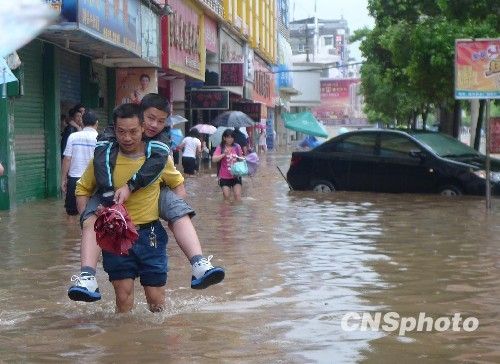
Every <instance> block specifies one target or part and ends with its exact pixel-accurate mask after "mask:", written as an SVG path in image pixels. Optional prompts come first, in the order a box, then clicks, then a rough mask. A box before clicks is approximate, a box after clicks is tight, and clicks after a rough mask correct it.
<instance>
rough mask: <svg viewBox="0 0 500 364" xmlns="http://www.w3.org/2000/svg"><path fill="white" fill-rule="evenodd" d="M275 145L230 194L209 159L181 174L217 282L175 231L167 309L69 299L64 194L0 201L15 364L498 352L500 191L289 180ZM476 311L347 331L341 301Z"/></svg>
mask: <svg viewBox="0 0 500 364" xmlns="http://www.w3.org/2000/svg"><path fill="white" fill-rule="evenodd" d="M287 163H288V156H286V155H277V156H272V155H268V156H267V157H265V158H263V159H262V166H261V170H260V171H259V175H258V176H257V177H255V178H253V179H246V180H245V182H244V198H243V202H242V203H240V204H236V205H235V204H227V203H224V202H223V201H222V195H221V193H220V190H219V188H218V187H217V184H216V180H215V177H214V176H213V173H214V170H213V169H205V170H204V171H203V174H202V175H200V176H198V177H196V178H191V179H188V180H187V182H186V183H187V188H188V191H189V194H190V202H191V203H192V204H193V205H194V206H195V208H196V210H197V212H198V215H197V217H196V218H195V220H194V223H195V225H196V228H197V230H198V233H199V235H200V238H201V240H202V242H203V247H204V251H205V253H208V254H214V261H215V263H216V264H221V265H223V266H224V267H226V269H227V275H226V277H227V278H226V280H225V281H224V283H223V284H221V285H218V286H215V287H211V288H209V289H207V290H204V291H194V290H191V289H190V288H189V283H190V268H189V266H188V264H187V261H186V259H185V258H184V256H183V254H182V252H181V251H180V249H179V248H178V247H177V245H176V244H175V242H174V241H173V240H172V239H171V240H170V241H169V247H168V249H169V254H170V261H169V262H170V271H169V277H168V283H167V286H168V297H169V301H168V302H169V304H168V309H167V310H166V311H165V312H163V313H162V314H159V315H153V314H151V313H149V311H148V310H147V304H146V302H145V298H144V295H143V293H142V290H141V289H140V287H139V286H136V307H135V308H134V310H133V312H132V313H131V314H128V315H125V316H117V315H115V314H114V302H113V291H112V287H111V285H110V283H109V282H107V279H106V276H105V274H104V273H103V272H102V268H101V267H100V266H99V272H100V273H99V275H98V281H99V284H100V287H101V292H102V294H103V300H102V301H101V302H99V303H96V304H83V303H82V304H77V303H74V302H71V301H69V300H68V298H67V296H66V289H67V285H68V283H69V277H70V276H71V275H72V274H74V273H75V272H76V270H77V269H76V268H77V267H78V265H79V264H78V261H79V247H78V241H79V234H80V232H79V229H78V226H77V222H76V221H75V220H71V219H68V218H67V217H66V216H65V214H64V209H63V207H62V201H60V200H49V201H44V202H36V203H32V204H28V205H23V206H21V207H20V208H18V209H17V211H15V212H12V213H6V212H2V213H0V232H1V244H0V254H1V256H2V257H3V266H4V269H2V270H0V354H1V358H2V360H4V361H6V362H19V361H23V362H40V361H50V362H53V361H68V362H69V361H72V362H73V361H87V362H119V361H123V362H136V361H143V362H168V361H174V362H206V361H211V362H231V363H232V362H252V363H269V362H286V363H304V362H322V363H323V362H324V363H331V362H362V361H367V362H391V361H394V358H398V360H400V358H401V360H407V361H410V362H413V361H426V362H439V363H442V362H443V361H448V360H457V361H466V362H498V361H500V353H498V350H497V344H496V343H497V341H498V340H496V338H497V337H498V309H497V307H498V302H499V298H500V289H499V288H498V287H500V285H499V283H500V282H499V274H498V268H499V266H498V265H499V263H498V262H499V261H500V259H499V258H500V251H499V250H500V248H499V247H500V244H499V240H500V238H499V236H500V234H499V231H498V230H499V227H498V226H497V224H496V221H498V218H499V217H500V201H495V202H494V210H493V211H492V213H491V214H485V213H484V201H482V200H481V199H478V198H460V199H448V198H442V197H439V196H422V195H419V196H413V195H373V194H361V193H335V194H329V195H323V194H319V195H318V194H313V193H305V192H289V191H288V187H287V186H286V184H285V182H284V181H283V179H282V177H281V175H280V174H279V172H278V171H277V169H276V165H279V166H281V167H282V169H283V170H286V167H287ZM350 311H356V312H375V311H382V312H390V311H396V312H398V313H399V314H400V315H401V316H416V315H418V313H419V312H426V314H427V315H429V316H432V317H439V316H443V315H446V316H451V315H453V313H454V312H460V313H462V315H463V316H468V315H473V316H476V317H478V318H479V320H480V327H479V330H478V331H476V332H472V333H465V332H458V333H456V332H445V333H438V332H431V333H408V334H407V335H406V337H398V336H397V335H394V334H389V333H384V332H371V331H366V332H361V331H353V332H345V331H342V329H341V327H340V321H341V318H342V316H343V315H344V314H345V313H346V312H350Z"/></svg>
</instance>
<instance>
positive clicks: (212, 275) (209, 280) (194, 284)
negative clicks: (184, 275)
mask: <svg viewBox="0 0 500 364" xmlns="http://www.w3.org/2000/svg"><path fill="white" fill-rule="evenodd" d="M212 257H213V255H210V256H209V257H208V258H205V257H203V258H201V259H200V260H198V261H197V262H196V263H194V264H193V265H192V268H193V276H192V277H191V288H193V289H204V288H207V287H208V286H211V285H212V284H217V283H219V282H222V280H223V279H224V276H225V272H224V269H223V268H221V267H214V266H213V265H212V263H210V260H211V259H212Z"/></svg>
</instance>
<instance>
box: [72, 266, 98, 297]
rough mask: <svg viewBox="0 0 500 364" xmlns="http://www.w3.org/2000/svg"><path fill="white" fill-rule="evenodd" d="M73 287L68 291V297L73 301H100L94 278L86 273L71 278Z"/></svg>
mask: <svg viewBox="0 0 500 364" xmlns="http://www.w3.org/2000/svg"><path fill="white" fill-rule="evenodd" d="M71 282H75V284H74V285H72V286H71V287H69V289H68V297H69V298H70V299H72V300H73V301H84V302H95V301H99V300H100V299H101V294H100V293H99V286H98V285H97V281H96V279H95V277H94V276H93V275H91V274H88V273H80V275H79V276H77V275H74V276H73V277H71Z"/></svg>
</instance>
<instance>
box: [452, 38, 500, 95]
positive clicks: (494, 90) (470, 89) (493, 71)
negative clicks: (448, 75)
mask: <svg viewBox="0 0 500 364" xmlns="http://www.w3.org/2000/svg"><path fill="white" fill-rule="evenodd" d="M455 98H456V99H500V39H481V40H473V41H472V40H457V41H456V42H455Z"/></svg>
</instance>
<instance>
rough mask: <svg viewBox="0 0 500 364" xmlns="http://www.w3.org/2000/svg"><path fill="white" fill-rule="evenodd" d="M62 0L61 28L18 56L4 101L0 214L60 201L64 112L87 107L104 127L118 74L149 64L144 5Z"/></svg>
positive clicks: (0, 108)
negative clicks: (118, 69)
mask: <svg viewBox="0 0 500 364" xmlns="http://www.w3.org/2000/svg"><path fill="white" fill-rule="evenodd" d="M112 5H113V4H111V3H110V2H108V1H104V2H101V1H92V0H80V1H78V2H76V1H65V2H62V5H61V7H58V8H56V9H57V10H54V11H58V12H59V15H60V18H61V19H62V20H61V22H60V23H58V24H56V25H52V26H50V27H49V28H48V29H46V30H45V31H44V32H43V33H42V34H41V35H40V36H39V38H37V39H35V40H33V41H32V42H30V43H28V44H27V45H26V46H24V47H23V48H21V49H19V50H18V51H17V54H18V55H19V58H20V61H21V66H20V67H19V68H18V69H17V70H16V71H15V72H16V76H17V78H18V79H19V81H18V82H16V83H15V85H13V86H10V85H9V93H8V95H7V98H6V99H3V100H2V101H1V102H0V125H2V126H1V127H0V139H1V140H5V141H6V144H7V145H6V146H5V147H3V148H2V150H1V151H0V159H1V160H2V163H3V164H4V167H5V168H6V173H5V175H4V176H3V177H2V180H1V183H0V186H1V188H0V209H3V210H8V209H11V208H12V207H14V206H15V205H16V204H20V203H24V202H27V201H31V200H36V199H43V198H47V197H57V196H59V191H60V189H59V186H60V168H61V152H60V132H61V115H62V114H65V115H67V114H68V110H69V109H70V108H71V107H73V106H74V105H75V104H78V103H82V104H84V105H85V106H86V107H87V108H92V109H94V110H96V112H97V113H98V115H99V119H100V122H101V124H100V125H105V124H106V121H107V119H108V115H109V114H110V112H111V110H112V109H113V108H114V105H115V103H114V100H115V97H114V96H115V69H116V67H117V64H120V65H122V66H123V67H130V66H136V67H144V66H151V63H150V62H149V61H148V60H147V59H143V58H142V57H141V27H140V25H141V11H140V9H141V5H142V4H141V1H140V0H125V1H123V2H120V3H119V4H117V5H118V6H112Z"/></svg>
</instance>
